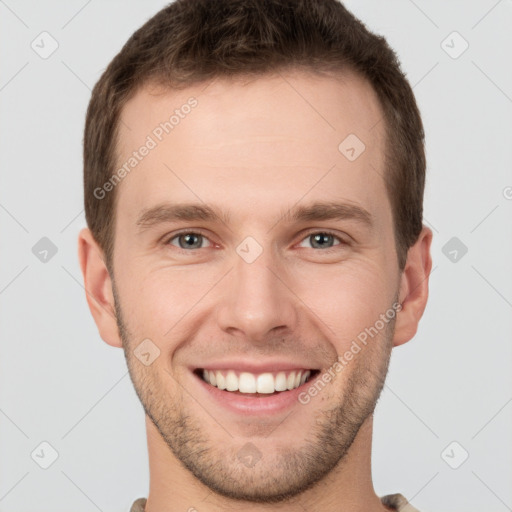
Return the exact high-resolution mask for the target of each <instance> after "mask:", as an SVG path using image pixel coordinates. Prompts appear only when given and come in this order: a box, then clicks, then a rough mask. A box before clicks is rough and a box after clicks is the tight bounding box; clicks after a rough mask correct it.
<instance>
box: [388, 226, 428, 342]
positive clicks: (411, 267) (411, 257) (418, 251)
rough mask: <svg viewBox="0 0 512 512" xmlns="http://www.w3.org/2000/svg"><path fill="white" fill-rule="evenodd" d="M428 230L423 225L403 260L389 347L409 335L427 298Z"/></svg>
mask: <svg viewBox="0 0 512 512" xmlns="http://www.w3.org/2000/svg"><path fill="white" fill-rule="evenodd" d="M432 236H433V235H432V230H431V229H429V228H427V227H425V226H423V229H422V231H421V233H420V235H419V237H418V240H417V241H416V243H415V244H414V245H413V246H411V247H410V248H409V251H408V253H407V262H406V264H405V268H404V270H403V272H402V276H401V281H400V292H399V302H400V304H401V305H402V308H401V310H400V312H399V313H398V315H397V320H396V324H395V334H394V337H393V346H395V347H396V346H398V345H403V344H404V343H406V342H407V341H409V340H410V339H412V338H413V336H414V335H415V334H416V331H417V330H418V324H419V322H420V319H421V317H422V316H423V312H424V311H425V307H426V305H427V300H428V283H429V277H430V273H431V270H432V257H431V255H430V246H431V243H432Z"/></svg>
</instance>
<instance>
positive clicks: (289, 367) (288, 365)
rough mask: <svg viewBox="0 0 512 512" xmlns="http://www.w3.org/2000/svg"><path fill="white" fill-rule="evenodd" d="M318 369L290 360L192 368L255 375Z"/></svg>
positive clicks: (234, 361)
mask: <svg viewBox="0 0 512 512" xmlns="http://www.w3.org/2000/svg"><path fill="white" fill-rule="evenodd" d="M318 368H320V367H319V366H315V365H311V363H304V362H302V361H300V362H299V361H297V362H295V361H292V360H290V359H287V360H284V359H281V360H278V359H273V360H267V361H261V360H259V361H255V360H254V359H252V360H244V359H223V360H218V361H208V362H205V363H204V365H197V366H193V367H191V369H192V370H198V369H201V370H238V371H240V372H249V373H254V374H259V373H267V372H270V373H276V372H280V371H293V370H316V369H318Z"/></svg>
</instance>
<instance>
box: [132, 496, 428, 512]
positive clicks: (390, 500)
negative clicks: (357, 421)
mask: <svg viewBox="0 0 512 512" xmlns="http://www.w3.org/2000/svg"><path fill="white" fill-rule="evenodd" d="M380 500H381V501H382V504H383V505H385V506H386V507H389V508H390V509H391V510H397V511H398V512H419V510H418V509H417V508H414V507H413V506H412V505H411V504H410V503H409V502H408V501H407V500H406V499H405V497H404V496H403V495H402V494H399V493H398V494H388V495H386V496H383V497H382V498H381V499H380ZM145 505H146V499H145V498H139V499H138V500H136V501H135V503H134V504H133V505H132V508H131V509H130V512H144V506H145Z"/></svg>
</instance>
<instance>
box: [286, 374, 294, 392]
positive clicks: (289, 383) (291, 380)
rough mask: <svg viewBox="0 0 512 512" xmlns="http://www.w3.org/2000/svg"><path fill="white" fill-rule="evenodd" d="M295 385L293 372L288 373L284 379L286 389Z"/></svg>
mask: <svg viewBox="0 0 512 512" xmlns="http://www.w3.org/2000/svg"><path fill="white" fill-rule="evenodd" d="M294 387H295V372H292V373H290V375H288V379H287V380H286V389H293V388H294Z"/></svg>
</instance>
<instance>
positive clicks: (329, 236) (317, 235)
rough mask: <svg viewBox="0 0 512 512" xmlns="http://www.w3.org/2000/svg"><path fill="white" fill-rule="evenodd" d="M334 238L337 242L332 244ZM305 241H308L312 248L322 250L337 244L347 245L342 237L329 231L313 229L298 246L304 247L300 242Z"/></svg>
mask: <svg viewBox="0 0 512 512" xmlns="http://www.w3.org/2000/svg"><path fill="white" fill-rule="evenodd" d="M334 240H338V241H339V243H338V244H334ZM305 241H310V243H311V246H312V248H313V249H322V250H328V249H331V248H332V247H333V246H337V245H347V243H346V242H345V241H344V240H343V239H341V238H340V237H339V236H337V235H335V234H334V233H331V232H329V231H315V232H313V233H309V234H308V235H307V236H306V238H304V239H303V241H302V242H301V244H300V247H304V246H303V245H302V244H303V243H304V242H305Z"/></svg>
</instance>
